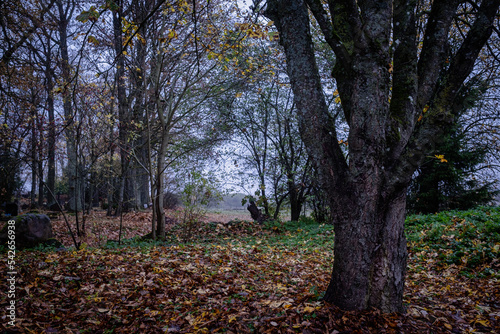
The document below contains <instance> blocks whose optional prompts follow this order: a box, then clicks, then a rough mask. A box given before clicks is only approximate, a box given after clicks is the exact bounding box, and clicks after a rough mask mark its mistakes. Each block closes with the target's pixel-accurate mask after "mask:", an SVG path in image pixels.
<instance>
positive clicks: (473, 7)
mask: <svg viewBox="0 0 500 334" xmlns="http://www.w3.org/2000/svg"><path fill="white" fill-rule="evenodd" d="M499 5H500V1H498V0H484V1H481V2H480V3H479V2H477V3H476V2H473V3H471V4H470V6H465V7H464V6H461V2H460V1H458V0H454V1H448V0H446V1H444V0H442V1H434V2H432V3H430V2H425V1H416V0H407V1H406V0H401V1H399V0H397V1H349V0H348V1H328V2H327V3H326V4H324V3H323V2H322V1H319V0H307V1H303V0H293V1H283V0H269V1H267V2H266V6H265V9H264V13H265V15H266V16H267V17H269V18H270V19H271V20H273V21H274V24H275V25H276V26H277V28H278V31H279V32H280V42H281V44H282V45H283V47H284V50H285V53H286V58H287V66H288V74H289V76H290V81H291V85H292V89H293V92H294V97H295V103H296V105H297V112H298V118H299V123H300V128H301V135H302V139H303V140H304V142H305V144H306V145H307V147H308V149H309V153H310V155H311V157H312V159H313V160H314V163H315V164H316V165H317V167H318V169H319V178H320V181H321V184H322V187H323V188H324V189H325V190H326V192H327V194H328V198H329V202H330V206H331V209H332V214H333V219H334V226H335V248H334V254H335V260H334V264H333V272H332V278H331V282H330V285H329V286H328V289H327V291H326V294H325V296H324V298H325V300H326V301H329V302H333V303H334V304H336V305H338V306H340V307H342V308H345V309H367V308H370V307H376V308H379V309H381V310H383V311H385V312H392V311H403V290H404V281H405V275H406V261H407V250H406V239H405V236H404V218H405V211H406V210H405V206H406V192H407V187H408V184H409V182H410V180H411V177H412V175H413V173H414V171H415V170H416V169H417V168H418V166H420V165H421V164H422V162H423V161H424V159H425V157H426V156H428V155H430V154H432V153H433V147H434V144H435V143H436V142H437V141H438V140H439V139H440V136H441V134H442V128H443V126H445V125H446V124H449V123H451V122H453V118H454V117H455V115H454V114H453V112H454V111H453V109H452V108H450V106H452V105H453V102H454V100H455V98H456V97H457V94H458V93H459V90H460V88H461V87H462V85H463V83H464V82H465V81H467V78H468V77H469V75H470V74H471V72H472V71H473V70H474V64H475V61H476V59H477V57H478V55H479V53H480V52H481V50H482V48H483V46H484V45H485V43H486V41H487V40H488V39H489V38H490V36H491V34H492V31H493V28H492V27H493V22H494V20H495V17H496V14H497V11H498V7H499ZM309 13H312V14H313V16H314V18H315V20H316V21H317V23H318V25H319V26H320V28H321V33H322V35H323V37H324V39H325V41H326V42H327V43H328V45H329V46H330V48H331V50H332V52H333V53H334V54H335V57H336V58H335V59H336V61H335V66H334V67H333V68H332V76H333V77H334V79H335V81H336V85H337V88H338V92H339V95H340V99H341V105H342V109H343V112H344V115H345V119H346V121H347V123H348V126H349V135H348V145H349V147H348V155H347V158H346V156H345V155H344V154H343V152H342V150H341V148H340V144H339V140H338V131H337V129H336V127H335V124H334V122H332V120H331V118H330V116H329V113H328V110H327V105H326V103H325V95H324V92H323V89H322V85H321V81H320V76H319V73H318V67H317V65H316V60H315V55H314V45H313V42H312V39H311V29H310V26H311V24H310V20H309ZM457 16H460V18H461V19H462V20H464V19H465V20H467V21H468V22H472V23H471V24H470V27H469V28H468V29H467V30H466V31H465V32H464V34H463V35H462V37H461V40H460V44H459V45H460V46H459V47H458V48H450V47H449V45H450V43H449V41H448V37H449V35H450V31H451V30H452V29H453V25H452V23H453V18H454V17H457ZM417 25H419V26H423V27H424V33H423V34H419V33H418V32H419V31H418V30H417ZM455 43H457V41H455Z"/></svg>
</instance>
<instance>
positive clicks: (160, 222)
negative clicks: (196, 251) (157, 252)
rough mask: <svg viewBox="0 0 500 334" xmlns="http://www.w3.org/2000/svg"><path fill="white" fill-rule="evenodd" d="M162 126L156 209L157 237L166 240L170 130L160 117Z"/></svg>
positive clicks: (158, 158)
mask: <svg viewBox="0 0 500 334" xmlns="http://www.w3.org/2000/svg"><path fill="white" fill-rule="evenodd" d="M160 120H161V122H160V123H161V124H162V131H161V132H162V133H161V134H160V136H161V137H160V150H159V151H158V157H157V171H156V182H155V184H156V197H155V202H156V205H155V209H156V215H155V218H156V236H157V237H158V238H160V240H164V239H165V210H163V193H164V192H165V186H164V184H163V173H164V172H165V156H166V154H167V145H168V129H167V128H166V126H165V121H164V118H163V116H161V117H160Z"/></svg>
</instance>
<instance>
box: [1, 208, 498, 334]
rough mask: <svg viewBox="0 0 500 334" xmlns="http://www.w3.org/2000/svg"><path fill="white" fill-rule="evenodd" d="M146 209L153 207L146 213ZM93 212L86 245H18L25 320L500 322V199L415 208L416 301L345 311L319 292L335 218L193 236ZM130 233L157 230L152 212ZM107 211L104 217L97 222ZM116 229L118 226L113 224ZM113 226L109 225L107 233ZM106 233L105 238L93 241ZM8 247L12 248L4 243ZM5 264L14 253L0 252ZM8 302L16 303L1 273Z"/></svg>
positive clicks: (351, 329)
mask: <svg viewBox="0 0 500 334" xmlns="http://www.w3.org/2000/svg"><path fill="white" fill-rule="evenodd" d="M141 217H145V218H144V219H142V218H141ZM94 218H95V221H93V222H92V220H91V217H89V220H88V223H89V225H88V226H87V227H88V229H89V232H88V236H87V239H86V240H84V242H83V243H82V245H83V246H82V248H81V249H80V250H78V251H77V250H75V249H74V248H70V244H71V240H70V239H69V238H68V236H67V231H66V232H65V231H64V230H63V229H60V230H59V226H58V227H57V228H56V229H57V234H58V237H59V239H61V238H60V237H61V236H62V235H63V234H64V233H66V234H65V238H63V239H64V240H65V241H64V243H65V244H66V245H67V246H68V248H67V249H66V250H57V251H56V250H53V249H52V250H51V249H38V250H34V251H33V250H31V251H21V252H17V253H16V270H17V272H18V275H17V281H16V288H17V290H16V313H17V320H16V324H17V325H16V327H15V328H12V327H8V328H7V327H6V325H7V319H6V318H5V315H4V314H2V324H1V325H2V326H3V327H0V329H5V330H8V331H12V332H13V331H18V332H26V333H129V332H131V333H132V332H133V333H213V332H220V333H334V334H338V333H473V332H474V333H498V332H500V288H499V286H500V284H499V279H500V261H499V256H498V255H499V248H500V223H499V221H500V210H499V209H491V208H483V209H478V210H474V211H467V212H447V213H441V214H439V215H432V216H411V217H409V218H408V220H407V236H408V240H409V267H408V275H407V288H406V297H405V304H406V306H407V313H406V314H404V315H401V314H381V313H380V312H378V311H377V310H371V311H364V312H346V311H341V310H339V309H337V308H336V307H334V306H332V305H329V304H327V303H324V302H323V301H321V296H322V293H323V292H324V291H325V289H326V287H327V284H328V281H329V278H330V271H331V264H332V263H331V261H332V258H333V227H332V226H331V225H324V224H323V225H319V224H317V223H315V222H312V221H310V220H305V221H302V222H298V223H297V222H288V223H281V222H275V223H269V224H267V225H265V226H263V227H261V226H257V225H255V224H253V223H250V222H245V221H238V220H235V221H230V222H205V223H200V224H199V225H198V226H197V227H196V230H195V231H194V233H192V235H191V238H190V240H189V241H185V239H186V234H185V230H184V227H183V226H182V224H174V223H172V224H171V225H170V228H169V238H168V240H167V241H166V242H164V243H151V242H146V241H140V240H139V239H138V238H136V239H130V240H126V241H125V242H123V243H122V244H121V245H118V244H117V243H115V242H107V243H105V242H106V241H107V240H108V239H113V240H117V239H118V238H117V235H115V234H116V230H117V229H116V227H117V226H118V225H119V222H118V220H117V219H114V220H113V219H109V220H105V219H104V218H102V217H101V218H102V220H99V217H98V216H96V217H94ZM123 222H125V223H124V229H123V234H124V236H125V237H127V238H129V237H131V236H133V235H134V234H140V233H142V232H143V231H146V232H148V231H149V220H148V219H147V214H146V213H136V214H130V215H129V216H127V217H126V219H124V220H123ZM100 223H105V225H103V226H100ZM113 233H115V234H113ZM110 235H111V237H110ZM97 244H100V246H99V247H96V246H97ZM2 254H4V253H2ZM0 268H1V271H2V272H7V271H8V270H7V260H6V256H5V254H4V255H2V259H1V262H0ZM0 284H1V286H0V289H1V290H2V294H0V307H1V308H2V309H3V310H5V308H6V307H7V305H8V303H9V299H7V295H6V294H5V293H4V291H7V284H6V281H5V280H2V281H1V283H0Z"/></svg>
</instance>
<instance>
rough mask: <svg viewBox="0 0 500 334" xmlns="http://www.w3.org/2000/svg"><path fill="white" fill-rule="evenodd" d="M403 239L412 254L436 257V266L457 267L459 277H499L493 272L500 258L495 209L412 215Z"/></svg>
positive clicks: (499, 224)
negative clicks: (407, 243) (405, 237)
mask: <svg viewBox="0 0 500 334" xmlns="http://www.w3.org/2000/svg"><path fill="white" fill-rule="evenodd" d="M406 236H407V239H408V242H409V249H410V250H411V251H412V252H413V253H414V254H422V252H425V253H428V254H437V261H436V264H437V265H438V266H443V267H446V266H449V265H455V266H459V267H461V268H462V271H461V274H463V275H466V276H470V277H474V276H478V277H483V276H490V275H494V276H498V275H499V274H498V270H495V262H497V261H498V258H499V254H500V208H498V207H479V208H476V209H473V210H468V211H445V212H440V213H437V214H432V215H411V216H409V217H407V219H406Z"/></svg>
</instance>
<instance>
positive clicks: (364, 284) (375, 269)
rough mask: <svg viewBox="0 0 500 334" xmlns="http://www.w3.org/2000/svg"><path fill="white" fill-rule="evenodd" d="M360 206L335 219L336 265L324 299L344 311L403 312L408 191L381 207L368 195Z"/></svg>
mask: <svg viewBox="0 0 500 334" xmlns="http://www.w3.org/2000/svg"><path fill="white" fill-rule="evenodd" d="M378 199H380V197H378ZM356 204H357V205H356V206H354V207H352V209H353V210H346V211H345V212H344V217H343V218H342V220H335V223H334V226H335V246H334V254H335V261H334V263H333V272H332V279H331V281H330V285H329V286H328V289H327V291H326V294H325V297H324V299H325V300H326V301H329V302H332V303H334V304H335V305H337V306H339V307H341V308H344V309H367V308H370V307H376V308H379V309H381V310H383V311H387V312H390V311H394V310H399V311H402V310H403V305H402V301H403V290H404V280H405V274H406V259H407V250H406V238H405V236H404V233H403V227H404V218H405V206H406V196H405V192H402V194H401V195H399V196H397V197H396V198H394V199H393V200H390V201H389V202H388V203H383V204H382V205H380V203H378V200H374V199H372V198H371V197H370V196H368V195H366V196H364V198H360V199H359V201H358V203H356ZM339 218H340V217H339Z"/></svg>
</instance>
